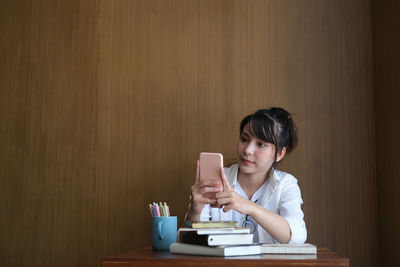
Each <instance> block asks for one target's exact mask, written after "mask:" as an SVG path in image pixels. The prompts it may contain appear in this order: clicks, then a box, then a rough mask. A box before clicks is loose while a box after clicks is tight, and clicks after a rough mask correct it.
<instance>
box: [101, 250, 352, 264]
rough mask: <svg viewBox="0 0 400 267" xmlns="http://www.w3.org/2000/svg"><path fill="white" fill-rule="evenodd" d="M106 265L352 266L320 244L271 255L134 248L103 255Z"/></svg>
mask: <svg viewBox="0 0 400 267" xmlns="http://www.w3.org/2000/svg"><path fill="white" fill-rule="evenodd" d="M102 266H103V267H122V266H123V267H130V266H135V267H136V266H165V267H168V266H171V267H172V266H190V267H197V266H199V267H200V266H201V267H208V266H229V267H234V266H251V267H255V266H269V267H272V266H279V267H283V266H290V267H294V266H302V267H306V266H324V267H328V266H332V267H333V266H347V267H348V266H349V260H348V259H346V258H343V257H341V256H339V255H338V254H336V253H335V252H333V251H331V250H329V249H326V248H318V253H317V254H316V255H271V254H263V255H256V256H237V257H208V256H190V255H177V254H170V253H169V252H157V251H153V250H151V248H145V249H141V250H137V251H131V252H127V253H123V254H120V255H116V256H111V257H107V258H104V259H103V260H102Z"/></svg>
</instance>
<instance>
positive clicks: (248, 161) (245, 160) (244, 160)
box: [240, 158, 254, 165]
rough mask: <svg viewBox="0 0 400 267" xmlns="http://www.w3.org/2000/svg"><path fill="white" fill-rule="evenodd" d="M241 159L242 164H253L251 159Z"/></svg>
mask: <svg viewBox="0 0 400 267" xmlns="http://www.w3.org/2000/svg"><path fill="white" fill-rule="evenodd" d="M240 160H241V161H242V163H243V164H245V165H250V164H254V162H252V161H250V160H247V159H243V158H242V159H240Z"/></svg>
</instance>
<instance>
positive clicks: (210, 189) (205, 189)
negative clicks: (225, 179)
mask: <svg viewBox="0 0 400 267" xmlns="http://www.w3.org/2000/svg"><path fill="white" fill-rule="evenodd" d="M199 192H200V193H201V194H205V193H217V192H221V187H202V188H200V190H199Z"/></svg>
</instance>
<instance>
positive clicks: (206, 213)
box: [200, 204, 210, 222]
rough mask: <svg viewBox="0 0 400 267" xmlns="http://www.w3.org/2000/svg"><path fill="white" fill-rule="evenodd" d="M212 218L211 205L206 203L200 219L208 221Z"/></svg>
mask: <svg viewBox="0 0 400 267" xmlns="http://www.w3.org/2000/svg"><path fill="white" fill-rule="evenodd" d="M209 220H210V205H209V204H206V205H205V206H204V208H203V210H202V211H201V213H200V221H201V222H208V221H209Z"/></svg>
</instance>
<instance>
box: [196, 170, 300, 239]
mask: <svg viewBox="0 0 400 267" xmlns="http://www.w3.org/2000/svg"><path fill="white" fill-rule="evenodd" d="M224 171H225V175H226V177H227V178H228V181H229V184H230V185H231V187H232V188H233V189H234V190H235V192H237V193H238V194H239V195H241V196H242V197H245V198H246V199H248V197H247V196H246V194H244V192H243V190H241V188H240V185H239V183H238V182H237V174H238V165H237V164H233V165H232V166H230V167H228V168H224ZM256 193H257V194H254V195H253V197H252V199H251V200H252V201H253V198H254V201H255V200H257V204H259V205H261V206H262V207H264V208H266V209H267V210H269V211H271V212H274V213H276V214H279V215H280V216H282V217H283V218H285V219H286V221H287V222H288V224H289V227H290V231H291V233H292V234H291V237H290V240H289V244H302V243H304V242H305V241H306V238H307V229H306V226H305V222H304V219H303V218H304V214H303V211H302V210H301V204H303V200H302V199H301V192H300V188H299V186H298V184H297V179H296V178H294V177H293V175H291V174H289V173H285V172H282V171H279V170H276V169H275V170H274V171H273V174H272V175H271V176H270V178H269V179H268V180H267V181H266V182H265V183H264V185H263V186H261V187H260V188H259V190H257V192H256ZM243 194H244V196H243ZM245 215H246V214H244V215H243V214H240V213H239V212H237V211H232V210H230V211H228V212H224V211H223V210H222V209H218V208H210V206H209V205H206V206H205V207H204V209H203V210H202V212H201V215H200V220H201V221H209V220H210V219H211V220H212V221H219V220H235V221H237V222H238V226H241V224H242V222H243V220H244V217H245ZM253 221H254V220H253ZM254 234H255V235H257V236H256V237H255V238H254V241H255V242H260V243H279V242H278V241H277V240H275V239H274V238H273V237H272V236H271V235H270V234H269V233H268V232H267V231H266V230H264V228H262V227H261V226H260V225H258V224H257V230H256V232H255V233H254Z"/></svg>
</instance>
